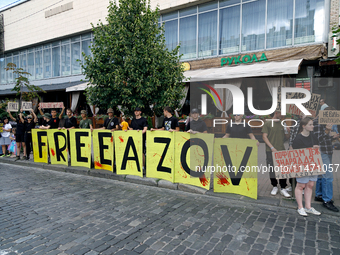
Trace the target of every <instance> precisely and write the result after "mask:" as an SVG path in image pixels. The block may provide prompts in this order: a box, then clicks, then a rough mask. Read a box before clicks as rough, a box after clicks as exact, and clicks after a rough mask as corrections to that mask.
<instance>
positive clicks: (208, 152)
mask: <svg viewBox="0 0 340 255" xmlns="http://www.w3.org/2000/svg"><path fill="white" fill-rule="evenodd" d="M213 146H214V134H190V133H182V132H175V182H178V183H183V184H190V185H194V186H198V187H201V188H204V189H207V190H209V189H210V168H211V164H212V155H213V154H212V153H213Z"/></svg>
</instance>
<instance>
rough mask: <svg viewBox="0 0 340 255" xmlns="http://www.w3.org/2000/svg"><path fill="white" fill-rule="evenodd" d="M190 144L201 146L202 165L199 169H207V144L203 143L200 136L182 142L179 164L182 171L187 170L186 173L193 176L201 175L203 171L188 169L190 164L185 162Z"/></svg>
mask: <svg viewBox="0 0 340 255" xmlns="http://www.w3.org/2000/svg"><path fill="white" fill-rule="evenodd" d="M191 145H197V146H199V147H201V148H202V150H203V154H204V165H203V166H202V168H201V169H207V165H208V162H209V152H208V146H207V144H206V143H205V141H204V140H202V139H200V138H192V139H189V140H187V141H186V142H185V143H184V145H183V147H182V151H181V164H182V167H183V169H184V171H185V172H187V173H188V174H190V175H191V176H193V177H201V176H202V174H204V172H203V171H198V172H196V171H192V170H191V169H190V166H188V164H187V153H188V151H189V148H190V146H191Z"/></svg>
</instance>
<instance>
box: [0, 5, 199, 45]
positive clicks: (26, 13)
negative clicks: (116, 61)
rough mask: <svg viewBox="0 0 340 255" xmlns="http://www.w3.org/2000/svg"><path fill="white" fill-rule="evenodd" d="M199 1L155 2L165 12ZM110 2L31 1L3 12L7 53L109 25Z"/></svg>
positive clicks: (153, 6)
mask: <svg viewBox="0 0 340 255" xmlns="http://www.w3.org/2000/svg"><path fill="white" fill-rule="evenodd" d="M70 2H73V9H71V10H68V11H65V12H61V13H59V14H56V15H53V16H50V17H48V18H45V12H46V11H48V10H50V9H53V8H58V7H60V6H62V5H65V4H67V3H70ZM190 2H196V3H197V2H198V1H197V0H194V1H190V0H152V1H151V6H152V8H155V7H156V6H157V4H158V5H159V7H160V9H161V10H165V9H172V8H173V7H175V6H179V5H184V4H188V3H190ZM108 5H109V0H30V1H28V2H25V3H23V4H20V5H18V6H15V7H13V8H11V9H8V10H6V11H4V12H2V13H3V15H4V29H5V51H9V50H13V49H17V48H21V47H25V46H28V45H32V44H36V43H40V42H45V41H48V40H53V39H54V38H59V37H63V36H68V35H71V34H75V33H78V32H83V31H90V30H91V25H90V24H91V22H92V23H93V24H95V25H96V24H97V22H98V21H99V19H101V20H102V21H103V23H106V21H105V17H106V16H107V6H108Z"/></svg>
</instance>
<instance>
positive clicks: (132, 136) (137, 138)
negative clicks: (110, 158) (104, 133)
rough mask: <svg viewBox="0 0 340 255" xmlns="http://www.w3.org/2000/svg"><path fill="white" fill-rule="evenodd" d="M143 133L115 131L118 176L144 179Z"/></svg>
mask: <svg viewBox="0 0 340 255" xmlns="http://www.w3.org/2000/svg"><path fill="white" fill-rule="evenodd" d="M142 136H143V134H142V131H135V130H129V131H127V132H125V131H115V132H114V141H115V154H116V170H117V174H123V175H137V176H140V177H143V144H142V143H143V137H142Z"/></svg>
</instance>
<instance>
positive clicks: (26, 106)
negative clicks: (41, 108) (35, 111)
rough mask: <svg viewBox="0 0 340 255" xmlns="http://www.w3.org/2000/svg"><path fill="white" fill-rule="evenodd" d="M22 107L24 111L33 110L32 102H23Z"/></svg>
mask: <svg viewBox="0 0 340 255" xmlns="http://www.w3.org/2000/svg"><path fill="white" fill-rule="evenodd" d="M21 109H22V110H23V111H30V110H32V102H24V101H23V102H21Z"/></svg>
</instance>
